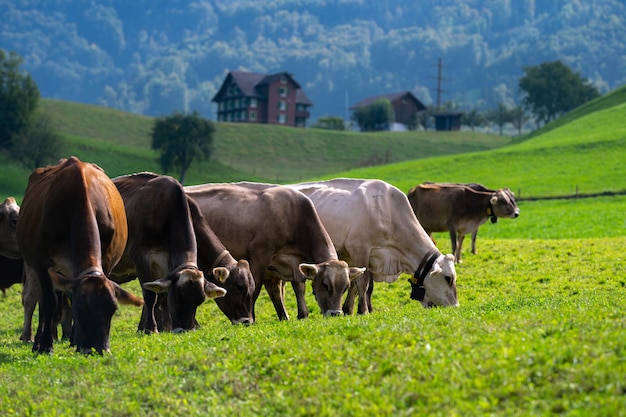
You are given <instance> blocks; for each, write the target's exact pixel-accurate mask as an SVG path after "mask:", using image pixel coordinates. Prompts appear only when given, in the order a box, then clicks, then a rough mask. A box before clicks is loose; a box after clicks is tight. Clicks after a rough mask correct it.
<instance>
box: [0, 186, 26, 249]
mask: <svg viewBox="0 0 626 417" xmlns="http://www.w3.org/2000/svg"><path fill="white" fill-rule="evenodd" d="M19 214H20V206H18V205H17V203H16V202H15V198H13V197H7V198H6V199H5V200H4V202H3V203H2V204H0V256H6V257H7V258H11V259H18V258H21V257H22V254H21V253H20V248H19V247H18V245H17V239H16V238H15V229H16V227H17V218H18V216H19Z"/></svg>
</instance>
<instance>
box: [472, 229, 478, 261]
mask: <svg viewBox="0 0 626 417" xmlns="http://www.w3.org/2000/svg"><path fill="white" fill-rule="evenodd" d="M477 235H478V229H476V230H474V232H473V233H472V253H473V254H474V255H476V236H477Z"/></svg>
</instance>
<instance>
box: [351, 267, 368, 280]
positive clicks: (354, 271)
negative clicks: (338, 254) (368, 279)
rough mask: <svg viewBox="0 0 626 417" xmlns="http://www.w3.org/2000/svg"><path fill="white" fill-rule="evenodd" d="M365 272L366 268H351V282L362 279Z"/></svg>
mask: <svg viewBox="0 0 626 417" xmlns="http://www.w3.org/2000/svg"><path fill="white" fill-rule="evenodd" d="M363 272H365V268H357V267H356V266H354V267H352V268H350V281H354V280H355V279H357V278H358V277H360V276H361V275H362V274H363Z"/></svg>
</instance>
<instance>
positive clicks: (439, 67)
mask: <svg viewBox="0 0 626 417" xmlns="http://www.w3.org/2000/svg"><path fill="white" fill-rule="evenodd" d="M442 69H443V64H442V63H441V58H439V60H438V61H437V110H441V93H443V90H442V89H441V81H442V80H443V76H442Z"/></svg>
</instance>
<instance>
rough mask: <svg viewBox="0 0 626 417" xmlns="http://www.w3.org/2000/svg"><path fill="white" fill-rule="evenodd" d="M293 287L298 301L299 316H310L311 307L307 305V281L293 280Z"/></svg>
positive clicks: (302, 317)
mask: <svg viewBox="0 0 626 417" xmlns="http://www.w3.org/2000/svg"><path fill="white" fill-rule="evenodd" d="M291 287H292V288H293V292H294V293H295V294H296V302H297V303H298V318H299V319H306V318H307V317H309V308H308V307H307V305H306V299H305V293H306V282H296V281H291Z"/></svg>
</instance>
